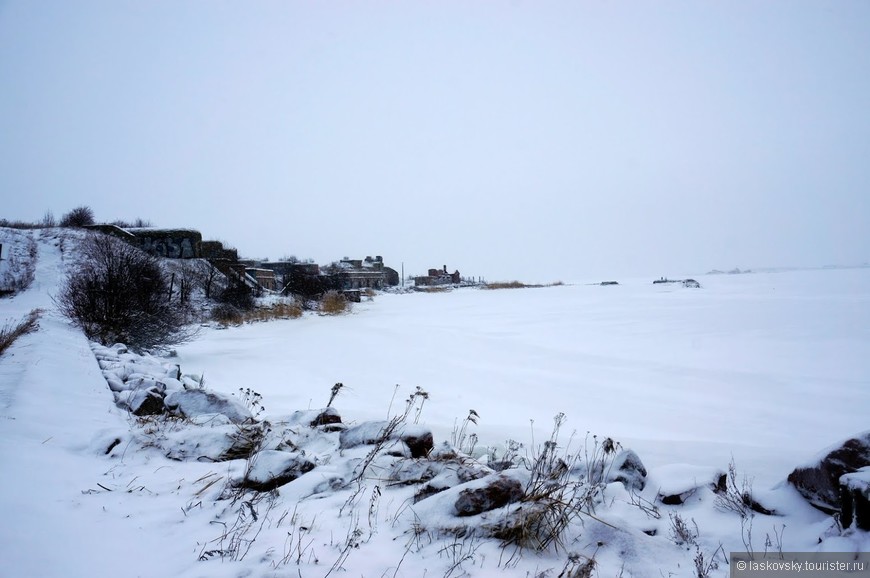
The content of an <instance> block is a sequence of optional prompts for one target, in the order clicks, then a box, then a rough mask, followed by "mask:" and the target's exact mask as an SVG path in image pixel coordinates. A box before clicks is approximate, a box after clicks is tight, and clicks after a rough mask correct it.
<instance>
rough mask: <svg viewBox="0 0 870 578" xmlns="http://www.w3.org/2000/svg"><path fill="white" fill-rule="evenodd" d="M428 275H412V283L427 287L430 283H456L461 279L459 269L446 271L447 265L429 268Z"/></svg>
mask: <svg viewBox="0 0 870 578" xmlns="http://www.w3.org/2000/svg"><path fill="white" fill-rule="evenodd" d="M428 273H429V274H428V275H421V276H419V277H414V285H416V286H420V287H429V286H432V285H456V284H458V283H459V282H461V281H462V277H461V276H460V275H459V271H454V272H453V273H448V272H447V265H444V267H443V268H442V269H429V272H428Z"/></svg>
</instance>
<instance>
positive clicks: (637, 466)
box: [607, 450, 646, 492]
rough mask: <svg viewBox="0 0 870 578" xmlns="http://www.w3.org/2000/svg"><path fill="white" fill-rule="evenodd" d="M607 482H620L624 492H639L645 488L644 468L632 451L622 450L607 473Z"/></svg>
mask: <svg viewBox="0 0 870 578" xmlns="http://www.w3.org/2000/svg"><path fill="white" fill-rule="evenodd" d="M607 482H608V483H610V482H622V485H623V486H625V489H626V490H634V491H637V492H639V491H641V490H643V488H644V486H646V468H645V467H644V465H643V462H642V461H640V456H638V455H637V454H636V453H635V452H634V451H633V450H623V451H622V452H620V453H619V454H618V455H617V456H616V457H615V458H614V459H613V463H612V464H611V466H610V470H609V471H608V473H607Z"/></svg>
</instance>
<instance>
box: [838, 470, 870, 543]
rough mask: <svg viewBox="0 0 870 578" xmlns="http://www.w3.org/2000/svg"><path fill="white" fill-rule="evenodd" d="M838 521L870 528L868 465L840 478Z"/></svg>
mask: <svg viewBox="0 0 870 578" xmlns="http://www.w3.org/2000/svg"><path fill="white" fill-rule="evenodd" d="M840 523H841V524H842V526H843V528H844V529H846V528H851V527H852V526H853V524H854V526H855V527H857V528H858V529H859V530H865V531H867V530H870V467H868V468H862V469H861V470H859V471H858V472H855V473H852V474H846V475H844V476H842V477H841V478H840Z"/></svg>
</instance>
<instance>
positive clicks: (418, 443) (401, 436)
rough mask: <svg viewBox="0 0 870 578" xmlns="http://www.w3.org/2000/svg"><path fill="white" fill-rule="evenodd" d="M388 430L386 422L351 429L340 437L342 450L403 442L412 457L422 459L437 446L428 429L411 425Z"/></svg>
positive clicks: (375, 422)
mask: <svg viewBox="0 0 870 578" xmlns="http://www.w3.org/2000/svg"><path fill="white" fill-rule="evenodd" d="M388 430H390V423H389V422H386V421H369V422H364V423H361V424H359V425H356V426H353V427H349V428H347V429H346V430H344V431H342V432H341V435H340V437H339V440H340V444H341V449H350V448H355V447H357V446H363V445H373V444H379V443H382V442H384V441H388V440H401V441H402V442H404V444H405V445H406V446H407V447H408V450H409V451H410V452H411V457H415V458H420V457H424V456H426V455H428V454H429V452H431V451H432V449H433V447H434V446H435V442H434V438H433V436H432V431H431V430H429V429H428V428H426V427H423V426H420V425H416V424H409V425H403V426H398V427H396V428H395V429H393V430H392V431H388Z"/></svg>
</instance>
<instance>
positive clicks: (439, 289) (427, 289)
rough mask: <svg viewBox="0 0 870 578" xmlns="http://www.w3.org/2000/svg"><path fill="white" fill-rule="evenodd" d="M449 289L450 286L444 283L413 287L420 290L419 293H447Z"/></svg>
mask: <svg viewBox="0 0 870 578" xmlns="http://www.w3.org/2000/svg"><path fill="white" fill-rule="evenodd" d="M451 290H452V288H451V287H448V286H445V285H432V286H426V285H421V286H419V287H414V291H420V292H421V293H447V292H449V291H451Z"/></svg>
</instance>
